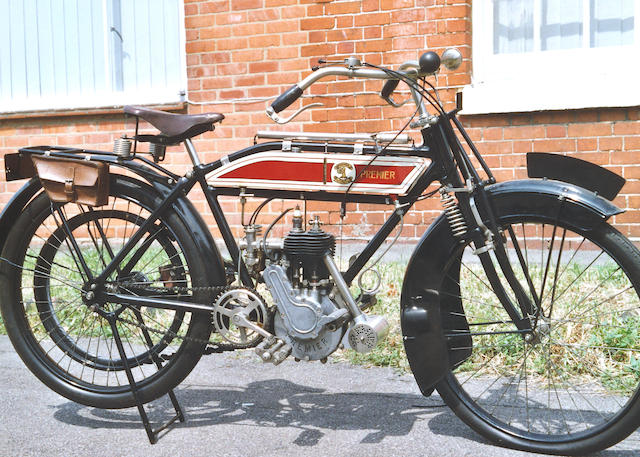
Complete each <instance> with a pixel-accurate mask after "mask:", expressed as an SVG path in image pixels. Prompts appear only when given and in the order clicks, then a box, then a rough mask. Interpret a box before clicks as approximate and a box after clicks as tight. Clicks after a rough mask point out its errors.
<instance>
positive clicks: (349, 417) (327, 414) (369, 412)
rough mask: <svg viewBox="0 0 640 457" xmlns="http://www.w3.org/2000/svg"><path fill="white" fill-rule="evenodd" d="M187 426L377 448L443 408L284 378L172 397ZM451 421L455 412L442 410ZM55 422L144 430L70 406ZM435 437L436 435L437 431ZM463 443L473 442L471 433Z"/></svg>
mask: <svg viewBox="0 0 640 457" xmlns="http://www.w3.org/2000/svg"><path fill="white" fill-rule="evenodd" d="M176 394H177V396H178V401H179V402H180V404H181V406H182V408H183V410H184V411H185V415H186V417H187V421H186V423H184V424H180V425H179V427H207V426H214V425H220V424H248V425H252V426H264V427H272V428H273V427H276V428H277V427H289V428H297V429H300V433H299V435H298V436H297V437H296V439H295V440H294V441H293V443H292V444H295V445H298V446H314V445H316V444H317V443H318V442H319V441H320V440H321V439H322V438H323V436H324V435H325V433H326V432H327V431H330V430H367V431H370V433H369V434H368V435H366V436H365V437H364V438H363V439H362V441H361V442H362V443H378V442H380V441H382V440H383V439H384V438H385V437H387V436H404V435H408V434H409V433H410V432H411V429H412V428H413V425H414V423H415V422H416V421H417V420H421V419H422V420H427V419H429V418H430V417H432V416H433V414H434V413H435V412H439V411H441V410H442V408H444V405H443V403H442V402H441V400H440V398H439V397H434V398H432V399H431V398H424V397H422V396H420V395H407V394H384V393H382V394H381V393H369V392H365V393H361V392H358V393H333V392H332V393H327V392H326V391H324V390H323V389H316V388H311V387H307V386H302V385H300V384H295V383H292V382H290V381H286V380H283V379H270V380H265V381H258V382H252V383H250V384H249V385H248V386H247V387H246V388H236V387H228V388H220V389H213V388H209V387H207V388H204V387H199V386H190V387H188V388H185V389H180V390H178V391H177V392H176ZM146 407H147V410H148V413H149V416H150V418H151V420H152V422H155V423H161V422H163V421H166V420H168V419H169V418H170V417H171V416H172V414H173V409H172V407H171V404H170V403H169V402H168V401H164V400H162V401H156V402H152V403H151V404H148V405H146ZM446 415H447V416H450V420H452V419H455V418H454V417H453V413H451V412H450V411H448V410H447V411H446ZM54 417H55V418H56V419H57V420H59V421H61V422H65V423H68V424H72V425H77V426H82V427H90V428H112V429H126V428H142V425H141V422H140V418H139V416H138V413H137V410H136V409H133V408H130V409H126V410H105V409H96V408H89V407H85V406H82V405H79V404H77V403H73V402H68V403H64V404H62V405H60V406H58V407H56V411H55V413H54ZM436 433H437V431H436ZM465 438H470V439H474V438H476V439H477V435H475V434H474V433H473V432H472V431H470V430H469V434H468V436H466V435H465Z"/></svg>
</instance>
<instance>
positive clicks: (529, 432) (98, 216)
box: [0, 49, 640, 455]
mask: <svg viewBox="0 0 640 457" xmlns="http://www.w3.org/2000/svg"><path fill="white" fill-rule="evenodd" d="M460 62H461V55H460V53H459V52H458V51H457V50H454V49H449V50H447V51H445V52H444V53H443V55H442V58H441V57H440V56H439V55H438V54H436V53H434V52H426V53H424V54H423V55H422V56H421V57H420V59H419V60H418V61H409V62H406V63H404V64H402V65H401V66H400V67H399V68H398V69H397V70H393V69H390V68H385V67H382V66H378V65H373V64H369V63H366V62H362V61H360V60H359V59H357V58H353V57H352V58H348V59H345V60H344V62H341V63H324V64H321V65H319V66H318V67H316V68H314V71H313V72H312V73H311V74H310V75H309V76H307V77H306V78H305V79H304V80H302V81H301V82H299V83H297V84H295V85H293V86H292V87H291V88H290V89H288V90H287V91H286V92H284V93H283V94H281V95H280V96H279V97H278V98H277V99H276V100H275V101H274V102H273V103H272V104H271V106H270V107H269V108H268V109H267V115H268V116H269V117H270V118H271V119H272V120H274V121H275V122H276V123H279V124H283V123H286V122H289V121H290V120H292V119H293V118H295V117H296V116H297V115H298V114H299V113H300V112H302V111H304V110H306V109H308V108H310V107H312V106H313V105H306V106H303V107H302V108H300V109H299V110H298V111H296V112H295V113H294V114H292V115H291V116H289V117H287V118H282V117H280V116H281V115H280V113H281V112H282V111H284V110H285V109H286V108H288V107H289V106H290V105H292V104H293V103H294V102H295V101H296V100H298V99H299V98H300V97H301V96H302V95H303V92H304V91H305V90H306V89H307V88H308V87H310V86H311V85H312V84H314V83H315V82H316V81H318V80H320V79H322V78H326V77H335V76H338V77H346V78H361V79H376V80H381V81H384V85H383V88H382V91H381V97H382V98H383V99H384V100H386V101H387V102H388V103H389V104H390V105H392V106H396V107H398V106H402V105H403V104H404V103H406V102H401V103H399V102H397V101H395V100H394V99H393V96H394V93H395V91H396V89H397V87H398V85H399V84H400V83H403V84H404V85H406V87H407V88H408V91H409V92H410V95H411V96H410V98H409V99H408V100H407V101H411V102H413V103H414V104H415V107H416V110H415V112H414V113H413V116H410V119H409V120H407V123H406V124H405V126H404V127H403V128H402V129H401V130H400V131H399V132H398V133H395V134H384V133H378V134H320V133H302V132H275V131H269V132H258V134H257V135H256V141H255V142H254V143H255V144H253V145H251V146H249V147H247V148H245V149H242V150H239V151H237V152H234V153H232V154H230V155H228V156H225V157H222V158H220V159H219V160H215V161H213V162H211V163H202V162H201V160H200V156H199V155H198V153H197V152H196V149H195V147H194V145H193V142H192V138H193V137H195V136H197V135H199V134H201V133H203V132H206V131H211V130H214V128H215V124H216V123H218V122H220V121H222V119H224V116H223V115H222V114H219V113H206V114H196V115H181V114H169V113H165V112H161V111H155V110H151V109H147V108H142V107H134V106H127V107H125V108H124V112H125V113H126V114H128V115H130V116H133V117H134V118H135V121H136V127H135V134H134V135H133V136H132V137H127V136H123V137H122V138H120V139H118V140H117V141H116V144H115V146H114V151H113V152H108V151H94V150H87V149H78V148H64V147H55V146H37V147H27V148H22V149H20V151H19V152H18V153H15V154H8V155H7V156H6V157H5V166H6V173H7V180H8V181H10V180H18V179H28V181H27V182H26V184H25V185H24V186H23V187H22V188H21V189H20V190H19V191H18V192H17V193H16V194H15V195H14V196H13V198H12V199H11V201H10V202H9V203H8V204H7V205H6V207H5V208H4V210H3V212H2V215H1V216H0V246H1V247H2V252H1V261H0V309H1V311H2V317H3V319H4V323H5V326H6V330H7V333H8V335H9V337H10V339H11V341H12V343H13V345H14V347H15V349H16V351H17V353H18V354H19V355H20V357H21V358H22V360H23V361H24V363H25V364H26V365H27V367H28V368H29V369H30V370H31V371H32V372H33V373H34V374H35V375H36V376H37V377H38V378H39V379H40V380H41V381H42V382H43V383H44V384H45V385H47V386H48V387H49V388H51V389H53V390H54V391H56V392H57V393H59V394H61V395H63V396H65V397H66V398H68V399H70V400H73V401H75V402H78V403H80V404H83V405H87V406H91V407H97V408H126V407H132V406H136V407H137V408H138V411H139V412H140V415H141V418H142V421H143V424H144V426H145V429H146V431H147V434H148V437H149V439H150V441H151V442H152V443H153V442H155V441H156V440H157V432H158V431H159V430H154V429H153V428H152V427H151V426H150V423H149V420H148V416H147V414H146V411H145V408H144V405H145V404H146V403H148V402H150V401H152V400H155V399H157V398H159V397H161V396H164V395H165V394H168V395H169V397H170V399H171V401H172V404H173V406H174V408H175V410H176V416H175V417H174V418H173V419H172V420H171V421H170V423H169V424H167V425H170V424H171V423H173V422H175V421H177V420H180V421H184V420H185V418H184V414H183V412H182V410H181V408H180V405H179V403H178V400H177V397H176V395H175V394H174V392H173V389H174V388H175V387H176V386H178V385H179V384H180V383H181V382H182V381H183V380H184V379H185V377H186V376H187V375H188V374H189V373H190V371H191V370H192V369H193V368H194V367H195V365H196V364H197V362H198V360H199V359H200V357H201V356H202V355H204V354H215V353H221V352H224V351H234V350H238V349H247V348H252V349H253V350H254V351H255V352H256V355H257V356H258V358H259V359H260V360H261V361H262V362H263V363H272V364H275V365H277V364H280V363H282V362H283V361H284V360H286V359H287V358H293V359H295V360H296V361H306V362H312V361H321V362H325V361H326V360H327V358H328V357H329V356H330V355H331V354H333V353H334V352H335V351H336V350H338V349H341V348H346V349H350V350H354V351H357V352H360V353H366V352H369V351H372V350H374V349H375V348H376V346H377V345H378V344H379V343H380V342H381V341H383V340H384V339H385V336H386V335H387V333H388V331H389V324H388V322H387V320H386V318H385V317H384V316H383V315H375V314H371V312H370V309H372V308H374V306H375V303H376V293H377V292H378V290H379V287H380V283H381V279H380V276H379V275H377V276H376V274H375V273H374V274H373V275H374V277H375V280H374V281H373V282H374V284H373V285H369V286H367V285H365V284H364V282H365V281H363V280H362V277H363V274H365V273H367V272H371V271H374V270H373V267H372V265H370V263H371V262H370V261H371V259H372V257H373V256H374V254H375V253H376V252H377V251H378V250H379V248H381V247H382V246H383V244H384V242H385V240H387V239H388V238H389V237H390V236H391V235H392V233H393V232H394V230H397V232H396V235H395V237H394V241H395V239H397V238H398V235H399V233H400V231H401V229H402V224H403V219H404V217H405V215H406V214H407V213H408V212H409V211H410V210H411V208H412V207H413V206H414V205H415V204H416V203H417V202H419V201H421V200H423V199H426V198H429V197H432V196H435V195H439V197H440V199H441V202H442V207H443V213H442V215H440V216H439V217H438V218H437V219H436V220H435V221H434V222H433V223H432V224H431V226H429V227H428V228H427V229H426V230H425V231H424V234H423V235H422V237H421V238H420V240H419V242H418V243H417V245H416V246H415V249H414V251H413V253H412V255H411V258H410V260H409V263H408V265H407V268H406V273H405V276H404V281H403V283H402V290H401V297H400V303H399V311H400V318H401V328H402V335H403V341H404V347H405V351H406V356H407V358H408V361H409V365H410V368H411V371H412V373H413V375H414V377H415V380H416V382H417V385H418V387H419V388H420V391H421V392H422V394H423V395H425V396H429V395H431V394H432V393H433V392H434V390H435V389H437V391H438V393H439V394H440V396H441V397H442V399H443V400H444V401H445V402H446V404H447V405H448V406H449V407H450V408H451V409H452V410H453V411H454V412H455V414H456V415H457V416H458V417H460V419H462V420H463V421H464V422H466V423H467V424H468V425H469V426H470V427H472V428H473V429H474V430H476V431H477V432H478V433H480V434H481V435H483V436H485V437H487V438H489V439H490V440H492V441H494V442H495V443H497V444H499V445H502V446H508V447H511V448H515V449H522V450H527V451H533V452H543V453H549V454H562V455H583V454H585V453H590V452H594V451H597V450H601V449H604V448H607V447H609V446H612V445H614V444H615V443H617V442H619V441H621V440H623V439H624V438H625V437H627V436H628V435H629V434H631V433H632V432H633V431H635V430H636V428H637V427H638V425H639V424H640V390H639V389H638V383H639V380H640V362H639V360H640V357H638V352H639V351H640V345H639V343H638V342H637V341H635V339H634V338H632V337H629V335H633V332H632V330H633V329H634V328H636V329H637V328H638V325H640V313H639V309H640V307H639V306H638V300H639V299H638V292H640V252H639V251H638V250H637V249H636V247H635V246H634V245H633V244H632V243H631V242H630V241H629V240H628V239H627V238H625V237H624V236H623V235H622V234H621V233H620V232H618V231H617V230H616V229H615V228H614V227H613V226H611V225H610V224H609V223H608V220H609V218H611V217H612V216H614V215H616V214H619V213H621V212H623V210H621V209H619V208H618V207H616V206H615V205H614V204H613V203H612V202H611V200H613V199H614V198H615V196H616V195H617V193H618V192H619V191H620V189H621V188H622V186H623V185H624V179H623V178H621V177H619V176H617V175H616V174H614V173H612V172H610V171H608V170H606V169H604V168H602V167H599V166H597V165H594V164H591V163H588V162H585V161H582V160H579V159H576V158H572V157H567V156H562V155H554V154H529V155H528V158H527V162H528V163H527V165H528V175H529V179H524V180H515V181H506V182H497V180H496V179H495V177H494V175H493V174H492V172H491V170H490V168H489V167H488V166H487V163H486V162H485V161H484V160H483V158H482V156H481V155H480V153H479V152H478V150H477V148H476V147H475V146H474V144H473V142H472V141H471V139H470V137H469V135H468V134H467V132H466V131H465V129H464V127H463V125H462V123H461V122H460V121H459V119H458V118H457V112H458V111H459V110H460V109H461V102H460V100H458V102H459V103H458V104H457V107H456V108H455V109H453V110H451V111H446V110H445V108H444V107H443V104H442V103H441V101H440V99H439V97H438V95H437V90H436V87H434V85H432V84H431V83H430V82H429V80H428V77H430V76H432V75H434V74H435V73H436V72H438V71H439V69H440V67H441V65H444V66H446V68H448V69H455V68H456V67H457V66H458V65H459V64H460ZM396 96H397V94H396ZM427 106H430V108H431V110H432V112H430V111H429V109H427ZM140 120H144V121H147V122H148V123H149V124H151V125H152V126H154V127H155V128H156V129H157V130H158V131H159V133H158V134H147V133H145V134H143V133H140V132H139V121H140ZM407 128H412V129H419V131H420V135H421V138H422V144H420V145H417V144H415V143H413V142H412V141H411V138H410V136H409V135H407V134H406V133H404V131H405V130H406V129H407ZM260 140H267V141H260ZM180 143H182V144H184V146H185V149H186V153H187V154H188V156H189V157H190V159H191V161H192V164H193V166H192V167H190V168H189V170H188V171H187V172H186V173H185V174H184V175H182V176H181V175H178V174H175V173H173V172H172V171H170V170H168V169H166V168H164V167H163V166H161V165H160V162H162V160H163V159H164V157H165V149H166V146H169V145H176V144H180ZM141 144H148V145H149V151H148V152H142V151H139V147H140V145H141ZM432 185H433V186H435V187H436V188H435V189H433V188H431V190H429V189H430V186H432ZM196 186H200V188H201V190H202V192H203V194H204V197H205V199H206V202H207V204H208V208H209V209H210V211H211V214H212V215H213V219H214V220H215V224H216V226H217V229H218V231H219V232H220V235H221V238H222V240H223V241H224V244H225V245H226V248H227V250H228V252H229V256H230V259H227V260H224V259H223V257H222V255H221V254H220V251H219V249H218V247H217V246H216V243H215V241H214V239H213V236H212V234H211V232H210V230H209V228H208V227H207V225H206V224H205V222H204V220H203V217H202V216H201V214H200V213H199V212H198V210H197V209H196V208H195V207H194V205H193V204H192V203H191V202H190V200H189V199H188V198H187V196H186V195H187V194H188V193H189V191H190V190H191V189H193V188H194V187H196ZM222 196H226V197H228V196H231V197H236V198H237V199H238V201H239V204H240V208H241V223H242V227H243V232H244V234H243V236H242V237H241V239H239V240H236V237H235V236H234V234H233V231H232V229H231V227H230V225H229V222H228V220H227V218H226V217H225V214H224V211H223V208H222V205H221V203H220V201H219V197H222ZM248 197H253V198H257V199H264V200H263V201H262V202H261V203H260V204H259V205H257V206H255V208H253V211H252V213H251V215H250V216H249V218H248V220H246V219H247V218H246V214H245V213H247V211H248V206H247V205H248V203H247V198H248ZM274 199H282V200H286V201H289V200H293V201H296V202H298V203H297V206H291V207H290V208H287V209H285V210H284V211H282V212H281V214H279V215H278V216H277V217H275V218H274V219H273V220H270V223H269V225H268V227H267V228H266V230H263V226H262V225H260V224H258V220H259V218H260V217H261V216H260V213H261V211H262V210H263V209H264V208H265V206H266V205H267V204H268V203H269V202H271V201H272V200H274ZM308 201H324V202H336V203H340V208H341V216H345V215H346V213H347V211H348V209H349V205H350V204H353V203H365V204H376V205H386V208H389V210H390V211H391V214H390V216H389V217H388V219H387V220H386V221H385V222H384V224H383V225H382V226H381V228H380V229H379V231H378V232H377V233H376V234H375V235H374V236H373V237H372V238H371V239H370V240H369V241H368V243H367V245H366V246H365V247H364V249H363V250H362V251H361V252H359V253H358V254H357V255H355V256H354V257H353V258H352V259H351V260H350V262H349V265H348V266H347V267H346V269H345V270H344V271H342V270H341V268H340V266H339V265H338V263H337V262H336V260H335V259H334V253H335V248H336V237H335V236H334V235H333V234H331V233H328V232H327V231H325V230H324V229H323V227H322V224H323V221H322V220H320V219H319V218H318V217H316V218H315V219H311V220H307V217H306V216H307V214H306V202H308ZM292 205H293V204H292ZM301 206H302V208H301ZM287 214H289V216H291V217H290V219H289V218H285V216H286V215H287ZM284 220H287V221H288V222H287V225H288V233H287V234H286V236H284V237H283V238H281V239H278V238H275V237H273V236H270V235H271V233H272V232H273V228H274V227H275V226H276V225H277V224H279V223H280V224H282V222H281V221H284ZM378 259H379V257H378ZM373 263H375V262H373ZM367 265H369V266H367ZM354 281H355V284H357V286H358V289H359V293H352V288H353V289H355V286H354ZM265 297H269V299H267V298H265ZM630 329H631V330H630ZM300 369H304V366H301V367H300ZM163 428H164V426H163Z"/></svg>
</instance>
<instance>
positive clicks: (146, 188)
mask: <svg viewBox="0 0 640 457" xmlns="http://www.w3.org/2000/svg"><path fill="white" fill-rule="evenodd" d="M110 178H111V179H112V180H113V179H119V180H120V181H121V183H123V184H124V185H127V186H132V187H135V188H136V189H138V190H140V191H142V192H145V193H147V194H150V195H155V196H156V198H157V200H158V202H159V201H161V200H162V199H164V198H166V197H167V195H169V193H170V192H171V188H170V187H168V186H167V185H165V184H163V183H162V182H161V181H159V180H157V181H154V182H153V183H152V184H153V187H152V186H150V185H149V184H146V183H144V182H142V181H139V180H137V179H134V178H131V177H128V176H124V175H120V174H115V173H112V174H111V175H110ZM42 190H43V189H42V185H41V183H40V180H39V179H38V178H37V177H33V178H31V179H30V180H29V181H28V182H27V183H26V184H25V185H24V186H22V188H20V190H18V192H16V193H15V195H14V196H13V197H12V198H11V200H10V201H9V203H7V205H6V206H5V207H4V209H3V210H2V213H1V214H0V252H2V250H3V248H4V244H5V242H6V240H7V236H8V235H9V231H10V230H11V228H12V226H13V223H14V221H15V220H16V219H17V218H18V217H19V216H20V214H21V213H22V211H23V210H24V208H25V207H26V206H27V204H28V203H29V201H31V199H32V198H33V197H34V196H36V195H38V194H39V193H40V192H41V191H42ZM173 209H174V210H175V212H176V214H177V215H178V217H179V218H180V219H181V221H182V222H183V223H184V224H185V225H186V226H187V227H189V228H190V229H191V235H192V237H193V241H194V242H195V243H196V246H197V247H198V251H199V252H200V253H201V255H202V258H203V259H205V264H206V265H207V269H206V272H207V275H208V282H209V284H210V285H224V284H226V275H225V269H224V262H223V260H222V256H221V255H220V251H219V250H218V248H217V247H216V244H215V242H214V240H213V237H212V236H211V232H210V231H209V229H208V227H207V225H206V224H205V222H204V220H203V219H202V217H201V216H200V215H199V214H198V212H197V211H196V209H195V207H194V206H193V204H192V203H191V202H190V201H189V200H188V199H187V198H186V197H181V198H178V199H177V200H176V202H175V203H174V204H173Z"/></svg>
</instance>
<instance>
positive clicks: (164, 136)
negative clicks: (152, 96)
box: [124, 105, 224, 145]
mask: <svg viewBox="0 0 640 457" xmlns="http://www.w3.org/2000/svg"><path fill="white" fill-rule="evenodd" d="M124 112H125V113H126V114H130V115H132V116H136V117H138V118H140V119H144V120H145V121H147V122H148V123H149V124H151V125H153V126H154V127H155V128H157V129H158V130H160V134H159V135H138V136H137V137H136V139H137V140H138V141H147V142H149V143H156V144H164V145H173V144H178V143H181V142H183V141H184V140H186V139H187V138H192V137H194V136H196V135H200V134H201V133H204V132H207V131H212V130H214V128H215V127H214V125H213V124H215V123H216V122H220V121H222V120H223V119H224V115H223V114H220V113H203V114H173V113H167V112H165V111H158V110H155V109H149V108H143V107H141V106H129V105H127V106H125V107H124Z"/></svg>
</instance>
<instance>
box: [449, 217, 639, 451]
mask: <svg viewBox="0 0 640 457" xmlns="http://www.w3.org/2000/svg"><path fill="white" fill-rule="evenodd" d="M532 213H533V212H532ZM498 222H499V226H500V228H501V230H502V231H503V234H504V239H505V240H506V243H505V247H506V250H507V254H508V256H509V259H510V261H511V264H512V266H513V268H514V271H515V273H516V276H517V278H518V279H519V281H520V283H521V284H522V287H523V289H524V290H525V291H527V293H528V295H529V299H530V300H531V303H533V304H534V309H532V310H531V312H530V314H529V316H527V317H528V319H529V321H530V324H531V327H532V328H533V332H532V333H530V334H528V335H527V334H526V333H523V332H520V331H518V329H517V328H516V327H515V325H514V324H513V322H512V320H511V319H510V317H509V315H508V314H507V313H506V312H505V310H504V308H503V307H502V305H501V304H500V302H499V300H498V299H497V298H496V296H495V295H494V293H493V291H492V288H491V286H490V284H489V280H488V279H487V278H486V275H485V274H484V271H483V268H482V265H481V264H480V262H479V260H478V259H477V257H476V256H475V255H473V253H472V249H471V247H470V246H462V247H461V248H460V252H459V256H456V257H455V259H454V260H452V261H451V262H450V263H449V268H448V270H447V272H446V276H445V281H444V285H443V288H442V290H441V303H442V320H443V327H444V333H445V336H446V338H447V341H448V344H449V351H450V352H449V354H450V358H451V360H452V365H453V368H452V369H451V371H450V372H449V373H448V375H447V376H446V377H445V378H444V379H443V380H442V381H440V383H439V384H438V386H437V389H438V392H439V393H440V395H441V396H442V398H443V399H444V401H445V402H446V403H447V404H448V405H449V406H450V407H451V408H452V409H453V411H454V412H455V413H456V415H458V416H459V417H460V418H461V419H462V420H463V421H464V422H466V423H467V424H468V425H470V426H471V427H472V428H473V429H475V430H476V431H477V432H479V433H480V434H482V435H484V436H485V437H487V438H489V439H491V440H493V441H496V442H498V443H500V444H503V445H505V446H508V447H513V448H517V449H522V450H528V451H532V452H544V453H553V454H562V455H584V454H585V453H590V452H595V451H597V450H601V449H604V448H607V447H609V446H612V445H613V444H615V443H617V442H619V441H621V440H622V439H624V438H625V437H627V436H628V435H629V434H631V433H632V432H633V431H634V430H635V429H636V428H637V427H638V425H639V424H640V391H639V389H638V384H639V383H640V299H639V297H638V292H639V291H640V252H638V250H637V249H636V248H635V246H634V245H633V244H632V243H631V242H630V241H629V240H628V239H626V238H625V237H624V236H622V235H621V234H620V233H619V232H618V231H616V230H615V229H614V228H613V227H611V226H610V225H608V224H607V223H605V222H601V223H599V224H598V225H597V226H595V227H593V228H592V229H591V230H583V229H580V228H577V227H574V226H573V224H572V223H571V221H569V220H565V219H563V217H562V215H560V216H559V218H558V219H550V218H548V217H545V216H542V215H540V216H536V215H535V214H529V215H527V216H524V215H515V216H509V217H506V216H503V217H499V221H498ZM494 263H496V262H495V261H494ZM498 271H499V269H498ZM503 279H504V278H503ZM503 283H505V281H503ZM505 284H506V283H505ZM512 301H513V302H514V303H516V301H515V298H514V297H512Z"/></svg>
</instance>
